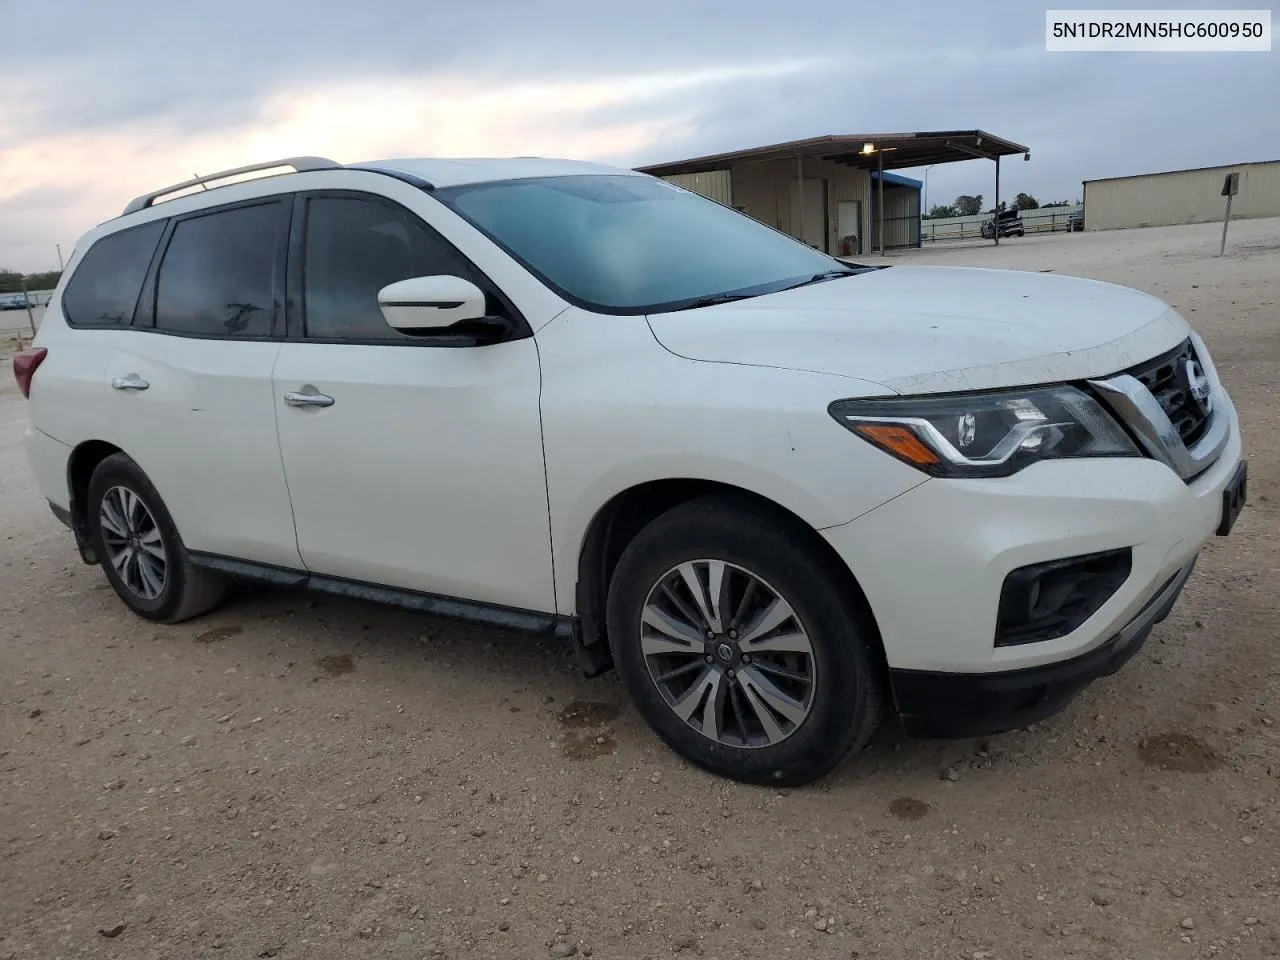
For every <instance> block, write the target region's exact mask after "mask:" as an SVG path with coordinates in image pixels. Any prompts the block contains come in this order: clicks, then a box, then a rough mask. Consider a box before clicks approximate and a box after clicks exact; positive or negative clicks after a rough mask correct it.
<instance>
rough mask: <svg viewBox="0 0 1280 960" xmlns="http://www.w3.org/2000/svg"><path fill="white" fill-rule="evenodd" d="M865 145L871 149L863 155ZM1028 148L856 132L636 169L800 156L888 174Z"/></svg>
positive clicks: (954, 133) (965, 137)
mask: <svg viewBox="0 0 1280 960" xmlns="http://www.w3.org/2000/svg"><path fill="white" fill-rule="evenodd" d="M866 144H871V145H872V146H873V147H874V150H873V151H872V152H870V153H865V152H863V151H864V149H865V145H866ZM1030 152H1031V150H1030V148H1029V147H1025V146H1023V145H1022V144H1020V143H1014V142H1013V141H1012V140H1005V139H1004V138H1003V137H997V136H995V135H994V134H990V133H987V132H986V131H985V130H931V131H926V132H921V133H857V134H852V133H851V134H838V135H830V136H825V137H813V138H811V139H809V140H793V141H791V142H790V143H775V144H771V145H770V146H765V147H752V148H750V149H748V150H735V151H733V152H731V153H718V154H715V155H713V156H708V157H694V158H692V159H689V160H675V161H672V162H670V163H655V164H650V165H649V166H644V167H636V168H635V169H636V170H638V171H639V172H640V173H649V174H653V175H654V176H657V177H666V176H671V175H672V174H677V173H703V172H706V171H708V170H717V169H721V168H724V167H726V166H728V165H729V164H733V163H752V162H755V163H759V162H763V161H766V160H788V159H795V158H796V157H801V158H805V159H809V158H816V159H822V160H834V161H836V162H837V163H846V164H848V165H849V166H852V167H860V168H862V169H865V170H873V169H876V168H877V167H879V165H880V163H881V159H882V157H883V162H884V166H885V168H886V169H890V170H901V169H904V168H907V167H924V166H929V165H931V164H935V163H956V162H958V161H960V160H974V159H983V160H995V159H996V158H997V157H1004V156H1011V155H1013V154H1018V153H1023V154H1026V153H1030Z"/></svg>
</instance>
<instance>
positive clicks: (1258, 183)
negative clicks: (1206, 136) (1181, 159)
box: [1084, 160, 1280, 230]
mask: <svg viewBox="0 0 1280 960" xmlns="http://www.w3.org/2000/svg"><path fill="white" fill-rule="evenodd" d="M1231 173H1239V174H1240V183H1239V191H1238V192H1237V194H1236V195H1235V197H1234V198H1232V201H1231V219H1233V220H1235V219H1243V218H1246V217H1280V160H1273V161H1270V162H1267V163H1237V164H1232V165H1230V166H1225V167H1201V168H1199V169H1196V170H1171V171H1169V172H1167V173H1145V174H1140V175H1138V176H1134V177H1112V178H1110V179H1106V180H1086V181H1084V226H1085V229H1086V230H1119V229H1122V228H1124V227H1165V226H1171V225H1173V224H1179V223H1208V222H1212V221H1215V220H1221V219H1222V217H1223V214H1224V213H1225V211H1226V204H1227V201H1226V197H1224V196H1223V195H1222V183H1223V181H1224V180H1225V179H1226V177H1227V175H1228V174H1231Z"/></svg>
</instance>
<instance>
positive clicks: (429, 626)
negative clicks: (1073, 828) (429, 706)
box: [170, 583, 1074, 819]
mask: <svg viewBox="0 0 1280 960" xmlns="http://www.w3.org/2000/svg"><path fill="white" fill-rule="evenodd" d="M170 629H172V630H173V631H174V632H175V634H176V635H178V636H189V637H190V638H191V639H193V640H194V641H195V644H196V645H197V646H204V645H209V646H218V647H221V648H223V652H222V654H221V655H220V659H225V660H226V661H227V663H228V664H230V663H231V662H233V661H236V662H239V661H249V662H250V663H249V664H248V665H249V666H252V662H253V661H254V660H262V661H264V663H263V664H262V665H263V667H264V668H266V667H267V664H266V663H265V661H272V662H274V664H273V666H271V669H274V670H277V671H278V670H279V661H280V660H282V659H283V660H286V661H288V665H289V666H290V667H291V668H294V669H292V670H290V671H289V672H288V676H286V675H285V674H284V673H282V672H276V673H275V675H276V676H280V677H281V678H282V679H288V680H289V681H290V682H296V683H306V684H310V683H314V682H320V681H324V680H326V679H329V678H345V679H352V680H355V681H356V682H366V681H368V682H372V683H376V684H377V687H376V689H377V690H378V691H379V694H381V692H382V691H384V690H386V689H387V688H388V686H390V688H391V689H393V690H394V692H395V695H396V696H397V697H399V698H401V699H404V700H406V702H408V701H420V702H430V701H432V700H438V698H439V697H440V695H441V690H442V688H443V689H445V690H447V691H448V692H449V695H450V696H453V697H461V698H466V699H469V700H470V701H471V702H472V703H473V704H475V705H476V706H477V708H478V709H479V710H480V711H482V712H487V711H489V710H491V711H493V712H500V711H504V710H513V712H514V711H523V709H524V708H523V707H516V706H513V704H516V703H517V702H524V703H533V704H537V705H538V706H540V707H541V708H542V709H541V710H540V711H537V712H536V715H534V716H530V715H529V714H526V715H525V716H524V717H523V718H520V721H521V722H526V723H538V724H544V723H548V719H547V718H548V717H549V718H552V719H551V720H550V723H549V728H550V732H552V733H553V734H554V735H556V736H559V737H560V738H561V740H562V743H563V752H564V754H565V756H566V757H567V758H568V759H570V760H591V759H597V758H598V757H600V756H604V755H607V754H610V753H613V752H614V750H615V748H616V749H617V750H618V752H619V753H621V754H622V755H623V758H624V759H626V758H627V755H628V754H631V755H632V756H631V759H633V760H639V759H640V758H641V757H646V758H647V757H650V756H653V758H654V759H655V760H657V761H658V762H668V763H670V764H672V765H673V766H674V765H679V764H680V760H679V758H678V757H677V756H676V755H675V754H674V753H673V752H670V751H668V750H667V748H666V747H665V746H664V745H663V744H662V743H661V741H660V740H659V739H658V738H657V736H656V735H655V734H654V733H652V732H651V731H650V730H649V728H648V727H647V726H646V725H645V723H644V721H643V720H642V719H641V718H640V717H639V715H638V714H637V713H636V712H635V710H634V709H633V707H632V706H631V704H630V702H629V699H628V697H627V695H626V692H625V690H624V689H623V687H622V684H621V682H620V680H619V678H618V675H617V673H616V671H613V670H611V671H608V672H607V673H605V674H603V675H601V676H598V677H593V678H586V677H583V676H582V674H581V672H580V671H579V669H578V666H577V662H576V659H575V657H574V653H573V650H572V648H571V646H570V645H569V643H567V642H566V641H564V640H559V639H555V638H540V637H531V636H529V635H526V634H521V633H516V632H511V631H505V630H501V629H496V628H491V627H487V626H481V625H475V624H467V623H460V622H456V621H452V620H447V619H444V618H440V617H433V616H429V615H426V614H421V613H417V612H414V611H408V610H401V609H398V608H394V607H387V606H382V605H379V604H376V603H370V602H366V601H361V600H355V599H348V598H340V597H329V596H325V595H321V594H316V593H310V592H307V591H297V590H289V589H283V588H278V587H269V586H262V585H258V584H251V583H237V584H235V585H234V586H233V588H232V589H231V591H230V592H229V594H228V597H227V599H226V601H225V602H224V603H223V604H222V605H221V606H220V607H219V608H218V609H217V610H216V611H215V612H213V613H212V614H210V615H208V616H206V617H202V618H199V619H197V620H195V621H192V622H190V623H188V624H182V625H179V626H177V627H174V628H170ZM370 696H372V694H371V695H370ZM384 699H385V698H384V697H383V696H381V695H379V696H378V697H377V702H376V708H377V709H382V706H383V702H384ZM486 701H487V702H489V704H490V706H489V707H486V706H485V703H486ZM369 702H370V705H371V706H370V709H374V703H373V700H372V699H371V700H370V701H369ZM1073 709H1074V706H1072V707H1068V715H1069V714H1070V712H1071V711H1072V710H1073ZM512 719H513V721H515V719H516V718H512ZM1056 722H1058V721H1057V720H1056V718H1055V719H1051V720H1049V721H1045V722H1043V723H1041V724H1039V725H1037V728H1038V730H1039V731H1040V733H1041V735H1044V732H1045V731H1046V729H1049V730H1051V729H1052V727H1053V725H1054V724H1055V723H1056ZM1029 736H1031V734H1027V733H1013V734H1008V735H1004V736H1001V737H984V738H978V739H964V740H951V741H946V740H919V739H913V738H910V737H907V736H906V735H905V734H904V733H903V731H902V729H901V727H900V725H899V723H898V722H897V720H896V718H894V717H892V716H889V715H886V717H885V718H884V720H883V722H882V723H881V725H880V727H879V728H878V730H877V731H876V733H875V734H874V736H873V737H872V739H871V741H870V742H869V743H868V744H867V745H866V746H865V747H864V748H863V749H862V750H860V751H858V752H856V753H855V754H853V755H851V756H850V757H848V758H846V759H845V760H844V762H842V763H841V764H840V765H839V766H838V767H837V768H836V769H835V770H834V771H833V772H832V773H830V774H829V775H827V776H826V777H824V778H822V779H821V780H820V781H818V782H817V783H815V784H814V785H813V786H812V787H811V788H809V789H817V790H822V791H831V790H835V791H847V790H849V791H851V790H858V789H865V788H866V787H867V786H868V785H872V784H875V783H878V782H883V781H895V782H896V781H900V780H902V779H903V778H904V777H906V778H908V779H911V780H920V779H922V778H927V779H931V780H932V779H942V780H956V779H959V777H960V776H961V775H964V774H965V773H967V772H968V771H971V770H975V769H982V768H984V767H991V766H992V765H995V764H998V763H1000V761H1001V758H1002V757H1004V756H1006V755H1007V754H1008V751H1007V750H1006V748H1005V744H1006V743H1007V742H1008V741H1009V739H1010V738H1018V737H1022V738H1023V739H1026V738H1028V737H1029ZM600 738H604V740H603V741H602V742H599V743H597V742H596V741H597V740H598V739H600ZM654 755H656V756H654ZM662 757H665V758H666V759H665V760H661V759H660V758H662ZM705 776H707V777H708V778H709V781H710V782H715V781H716V780H717V778H715V777H713V776H711V775H710V774H705ZM739 786H741V785H739ZM742 789H746V790H751V789H757V788H751V787H745V786H743V787H742ZM758 789H764V790H770V789H776V788H772V787H763V788H758ZM909 818H910V817H908V819H909Z"/></svg>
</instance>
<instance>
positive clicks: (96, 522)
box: [85, 453, 225, 623]
mask: <svg viewBox="0 0 1280 960" xmlns="http://www.w3.org/2000/svg"><path fill="white" fill-rule="evenodd" d="M85 508H86V511H85V516H86V517H87V518H88V520H89V523H90V525H91V528H92V541H93V549H94V551H95V553H96V554H97V556H98V560H99V562H100V563H101V564H102V569H103V572H104V573H106V575H107V579H108V580H109V581H110V582H111V586H112V587H113V588H115V591H116V594H117V595H118V596H119V597H120V599H121V600H123V601H124V602H125V604H126V605H127V606H128V607H129V609H130V610H132V611H133V612H134V613H136V614H137V615H138V616H140V617H143V618H145V619H147V620H155V621H158V622H161V623H180V622H182V621H183V620H190V619H191V618H192V617H197V616H199V615H200V614H202V613H205V612H207V611H209V610H211V609H213V608H214V607H215V606H217V604H218V602H219V601H220V600H221V599H222V596H223V592H224V590H225V582H224V580H223V578H222V576H221V575H219V574H217V573H215V572H213V571H212V570H205V569H202V568H200V567H197V566H195V565H193V564H192V563H191V559H190V557H188V555H187V549H186V547H185V546H184V545H183V543H182V537H181V536H179V534H178V530H177V527H175V526H174V524H173V518H172V517H171V516H170V515H169V511H168V509H167V508H166V507H165V505H164V501H163V500H162V499H160V494H159V493H157V492H156V488H155V487H154V486H153V485H152V483H151V481H150V480H149V479H148V478H147V475H146V474H145V473H143V472H142V468H141V467H139V466H138V465H137V464H136V463H134V461H133V460H132V459H131V458H129V457H128V456H126V455H125V454H123V453H115V454H112V455H111V456H109V457H107V458H106V459H104V460H103V461H102V462H101V463H100V464H98V467H97V469H95V470H94V472H93V476H92V477H91V478H90V480H89V493H88V498H87V503H86V504H85Z"/></svg>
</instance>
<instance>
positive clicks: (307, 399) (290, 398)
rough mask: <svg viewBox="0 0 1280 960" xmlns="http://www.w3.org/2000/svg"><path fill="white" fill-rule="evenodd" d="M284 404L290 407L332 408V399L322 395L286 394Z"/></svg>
mask: <svg viewBox="0 0 1280 960" xmlns="http://www.w3.org/2000/svg"><path fill="white" fill-rule="evenodd" d="M284 402H285V403H287V404H288V405H289V406H291V407H332V406H333V397H329V396H325V395H324V394H323V393H286V394H285V395H284Z"/></svg>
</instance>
